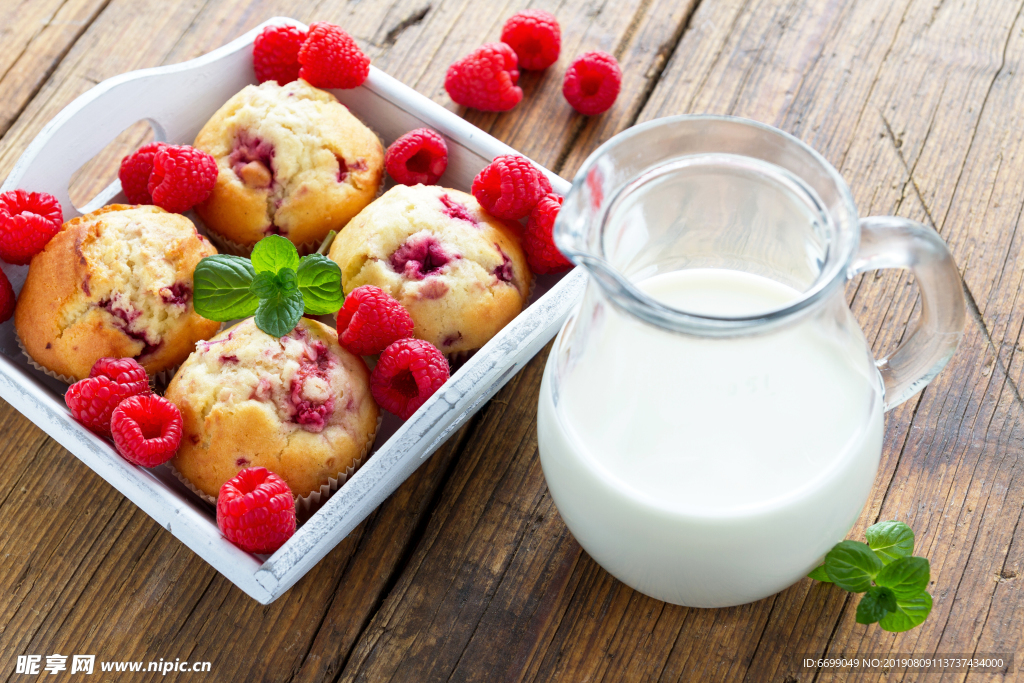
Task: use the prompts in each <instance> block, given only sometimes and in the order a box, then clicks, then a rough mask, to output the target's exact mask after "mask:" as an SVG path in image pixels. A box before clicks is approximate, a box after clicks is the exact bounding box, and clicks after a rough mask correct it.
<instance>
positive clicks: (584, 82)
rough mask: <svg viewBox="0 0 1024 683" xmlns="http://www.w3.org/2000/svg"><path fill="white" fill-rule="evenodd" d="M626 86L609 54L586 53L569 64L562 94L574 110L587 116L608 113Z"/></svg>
mask: <svg viewBox="0 0 1024 683" xmlns="http://www.w3.org/2000/svg"><path fill="white" fill-rule="evenodd" d="M621 86H622V69H620V68H619V63H618V61H616V59H615V57H613V56H611V55H610V54H608V53H607V52H600V51H597V52H584V53H583V54H581V55H580V56H579V57H577V58H576V59H575V60H573V63H572V64H570V65H569V69H568V70H567V71H566V72H565V80H564V81H562V94H563V95H565V99H566V100H568V101H569V104H571V105H572V108H573V109H575V110H576V111H578V112H579V113H581V114H584V115H586V116H597V115H598V114H601V113H603V112H606V111H608V109H610V108H611V106H612V105H613V104H615V98H616V97H618V96H619V88H620V87H621Z"/></svg>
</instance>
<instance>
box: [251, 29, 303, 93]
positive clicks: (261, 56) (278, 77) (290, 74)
mask: <svg viewBox="0 0 1024 683" xmlns="http://www.w3.org/2000/svg"><path fill="white" fill-rule="evenodd" d="M305 40H306V32H305V31H303V30H302V29H300V28H299V27H298V26H268V27H266V28H265V29H263V30H262V31H260V34H259V35H258V36H256V41H255V42H254V43H253V44H252V66H253V70H254V71H255V72H256V78H257V79H259V82H260V83H263V82H264V81H277V84H278V85H284V84H285V83H291V82H292V81H295V80H298V78H299V68H300V67H301V65H300V64H299V48H301V47H302V43H303V42H305Z"/></svg>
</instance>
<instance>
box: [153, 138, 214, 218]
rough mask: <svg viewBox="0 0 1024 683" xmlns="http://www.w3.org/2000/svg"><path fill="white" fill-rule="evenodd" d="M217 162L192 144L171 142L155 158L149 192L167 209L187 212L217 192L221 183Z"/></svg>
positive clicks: (155, 202) (154, 200) (160, 205)
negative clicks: (214, 189)
mask: <svg viewBox="0 0 1024 683" xmlns="http://www.w3.org/2000/svg"><path fill="white" fill-rule="evenodd" d="M217 173H218V171H217V161H216V159H214V158H213V157H212V156H210V155H209V154H207V153H206V152H203V151H201V150H198V149H196V148H195V147H190V146H188V145H167V146H166V147H164V148H163V149H161V150H160V151H158V152H157V153H156V156H154V157H153V173H152V174H151V175H150V176H149V194H151V195H152V196H153V203H154V204H156V205H157V206H159V207H160V208H161V209H164V210H165V211H170V212H172V213H183V212H185V211H188V210H189V209H191V208H192V207H193V206H195V205H196V204H198V203H199V202H202V201H204V200H205V199H206V198H207V197H209V196H210V193H211V192H213V186H214V185H216V184H217Z"/></svg>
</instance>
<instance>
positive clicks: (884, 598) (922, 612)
mask: <svg viewBox="0 0 1024 683" xmlns="http://www.w3.org/2000/svg"><path fill="white" fill-rule="evenodd" d="M865 536H866V537H867V540H868V542H867V543H861V542H860V541H841V542H839V543H837V544H836V545H835V546H834V547H833V548H832V550H830V551H829V552H828V554H827V555H825V563H824V564H822V565H821V566H819V567H817V568H815V569H814V571H812V572H811V573H810V574H808V576H809V577H810V578H812V579H815V580H816V581H822V582H826V583H834V584H836V585H837V586H839V587H840V588H842V589H843V590H847V591H849V592H851V593H864V594H865V595H864V597H863V598H861V600H860V603H859V604H858V605H857V623H858V624H874V623H876V622H877V623H878V625H879V626H881V627H882V629H884V630H886V631H892V632H894V633H898V632H900V631H908V630H910V629H912V628H914V627H915V626H918V625H919V624H921V623H922V622H924V620H925V619H926V618H927V617H928V614H929V613H930V612H931V611H932V596H931V595H929V594H928V592H927V591H926V589H927V588H928V582H929V580H930V579H931V568H930V565H929V564H928V560H926V559H925V558H923V557H914V556H912V554H911V553H913V552H914V532H913V531H912V530H911V529H910V527H909V526H907V525H906V524H904V523H903V522H897V521H887V522H879V523H878V524H874V525H872V526H870V527H868V529H867V531H866V532H865Z"/></svg>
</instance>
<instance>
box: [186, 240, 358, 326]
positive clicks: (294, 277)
mask: <svg viewBox="0 0 1024 683" xmlns="http://www.w3.org/2000/svg"><path fill="white" fill-rule="evenodd" d="M192 284H193V287H194V289H195V292H194V306H195V310H196V313H198V314H199V315H201V316H203V317H204V318H208V319H209V320H216V321H218V322H226V321H228V320H235V319H236V318H247V317H249V316H251V315H255V316H256V326H257V327H258V328H260V329H261V330H263V331H264V332H266V333H267V334H269V335H272V336H275V337H283V336H284V335H286V334H288V333H289V332H291V331H292V330H293V329H295V326H296V325H297V324H298V323H299V319H300V318H301V317H302V315H303V313H307V314H309V315H328V314H330V313H334V312H335V311H337V310H338V309H339V308H341V306H342V304H343V303H344V302H345V293H344V291H343V290H342V287H341V268H339V267H338V264H336V263H335V262H334V261H331V260H330V259H329V258H327V257H326V256H324V255H323V254H310V255H308V256H303V257H302V258H301V259H300V258H299V252H298V251H297V250H296V249H295V245H294V244H292V243H291V241H290V240H288V239H287V238H284V237H281V236H280V235H269V236H267V237H264V238H263V239H262V240H260V241H259V242H258V243H257V244H256V247H255V248H254V249H253V250H252V258H251V259H247V258H243V257H241V256H229V255H227V254H217V255H216V256H207V257H206V258H204V259H203V260H202V261H200V262H199V264H198V265H197V266H196V270H195V273H194V274H193V276H192Z"/></svg>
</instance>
